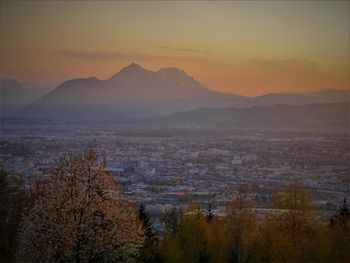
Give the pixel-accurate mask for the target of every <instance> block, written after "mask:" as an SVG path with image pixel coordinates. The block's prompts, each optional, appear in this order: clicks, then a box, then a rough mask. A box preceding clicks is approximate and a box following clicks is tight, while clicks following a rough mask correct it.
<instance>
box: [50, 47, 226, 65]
mask: <svg viewBox="0 0 350 263" xmlns="http://www.w3.org/2000/svg"><path fill="white" fill-rule="evenodd" d="M56 53H57V54H58V55H60V56H64V57H66V58H70V59H78V60H90V61H113V60H123V61H154V60H160V61H164V60H173V61H188V62H195V63H206V64H215V65H224V63H221V62H218V61H214V60H208V59H202V58H197V57H183V56H181V57H179V56H163V55H152V54H146V53H121V52H110V51H76V50H61V51H58V52H56Z"/></svg>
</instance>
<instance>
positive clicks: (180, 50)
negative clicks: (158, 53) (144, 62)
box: [158, 46, 210, 55]
mask: <svg viewBox="0 0 350 263" xmlns="http://www.w3.org/2000/svg"><path fill="white" fill-rule="evenodd" d="M158 48H161V49H167V50H170V51H177V52H188V53H201V54H205V55H210V52H209V51H205V50H198V49H191V48H178V47H170V46H158Z"/></svg>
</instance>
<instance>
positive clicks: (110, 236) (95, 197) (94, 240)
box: [20, 150, 143, 262]
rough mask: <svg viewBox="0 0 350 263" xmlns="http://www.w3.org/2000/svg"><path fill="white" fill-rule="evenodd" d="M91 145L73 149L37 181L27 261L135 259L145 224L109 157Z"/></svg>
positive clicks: (26, 229)
mask: <svg viewBox="0 0 350 263" xmlns="http://www.w3.org/2000/svg"><path fill="white" fill-rule="evenodd" d="M98 159H99V158H98V154H97V152H96V151H94V150H89V151H87V152H85V153H84V154H82V155H75V154H70V155H68V156H67V157H65V158H63V159H61V160H60V161H59V162H58V165H57V167H56V168H55V169H54V170H53V172H52V173H51V174H50V175H48V176H47V177H46V178H43V179H41V180H37V181H36V182H35V187H34V193H35V200H34V202H33V207H32V208H31V209H30V211H29V213H28V215H27V216H26V218H25V219H24V222H23V226H22V229H23V236H22V246H21V249H20V250H21V251H20V255H21V258H22V261H24V262H100V261H103V262H120V261H122V262H132V261H133V260H134V258H135V256H136V254H137V252H138V249H139V247H140V246H141V245H142V241H143V234H142V226H141V224H140V222H139V221H138V218H137V212H136V210H135V209H134V207H133V206H132V205H131V203H130V201H129V200H128V197H127V196H126V195H125V193H124V192H123V190H122V188H121V186H120V185H119V184H118V183H117V182H116V181H115V180H114V179H113V178H112V176H111V174H110V173H109V172H108V171H106V165H105V162H104V161H98Z"/></svg>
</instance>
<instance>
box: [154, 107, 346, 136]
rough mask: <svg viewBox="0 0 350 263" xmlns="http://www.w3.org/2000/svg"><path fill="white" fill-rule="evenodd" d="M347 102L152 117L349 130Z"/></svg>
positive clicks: (163, 121) (211, 124)
mask: <svg viewBox="0 0 350 263" xmlns="http://www.w3.org/2000/svg"><path fill="white" fill-rule="evenodd" d="M349 114H350V103H349V102H341V103H326V104H324V103H323V104H307V105H297V106H296V105H287V104H275V105H273V106H259V107H255V106H254V107H249V108H201V109H195V110H192V111H186V112H178V113H175V114H172V115H170V116H165V117H158V118H154V119H153V125H157V126H165V127H177V128H180V127H181V128H242V129H246V128H248V129H276V128H277V129H303V130H305V129H310V130H314V129H317V130H320V129H326V130H334V131H340V130H347V131H348V130H349V127H350V126H349V122H350V118H349Z"/></svg>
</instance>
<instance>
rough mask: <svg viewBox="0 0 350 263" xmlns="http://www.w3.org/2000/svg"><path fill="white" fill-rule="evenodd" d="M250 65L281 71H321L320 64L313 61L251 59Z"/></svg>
mask: <svg viewBox="0 0 350 263" xmlns="http://www.w3.org/2000/svg"><path fill="white" fill-rule="evenodd" d="M248 64H249V65H253V66H255V67H260V68H265V69H279V70H281V69H282V70H296V69H297V70H319V69H320V63H319V62H318V61H315V60H313V59H295V58H291V59H250V60H248Z"/></svg>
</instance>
